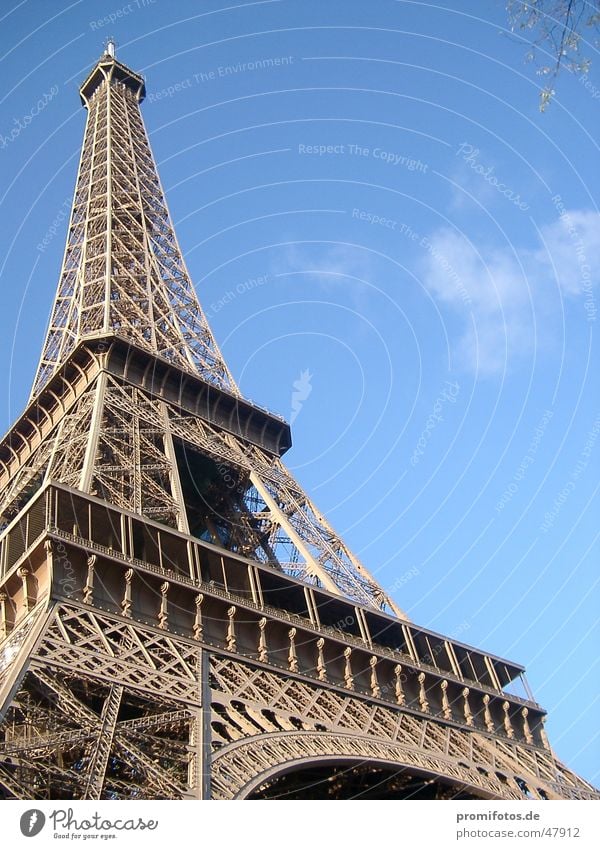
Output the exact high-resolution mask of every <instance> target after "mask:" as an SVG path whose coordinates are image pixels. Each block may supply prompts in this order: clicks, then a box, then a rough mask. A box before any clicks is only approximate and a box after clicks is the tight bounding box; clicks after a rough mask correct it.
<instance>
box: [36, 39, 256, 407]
mask: <svg viewBox="0 0 600 849" xmlns="http://www.w3.org/2000/svg"><path fill="white" fill-rule="evenodd" d="M80 95H81V99H82V102H83V104H84V106H85V107H86V109H87V112H88V115H87V122H86V129H85V136H84V142H83V149H82V154H81V160H80V164H79V172H78V176H77V184H76V187H75V194H74V197H73V207H72V213H71V220H70V222H69V231H68V236H67V244H66V248H65V253H64V259H63V266H62V271H61V275H60V282H59V286H58V291H57V294H56V300H55V303H54V307H53V309H52V314H51V319H50V324H49V327H48V331H47V336H46V341H45V343H44V346H43V350H42V355H41V358H40V362H39V366H38V369H37V373H36V376H35V380H34V383H33V389H32V394H31V397H32V398H34V397H35V396H36V395H37V394H38V393H39V392H40V391H41V390H42V389H43V388H44V386H46V384H47V383H48V380H49V379H50V378H51V377H52V375H53V374H56V372H57V371H58V369H60V368H61V366H63V365H64V363H65V362H66V360H67V358H68V356H69V355H70V354H71V353H72V351H74V350H75V348H76V347H77V346H78V345H79V344H80V343H81V342H82V341H84V340H86V339H91V338H94V337H98V336H107V335H111V336H115V337H119V338H121V339H125V340H128V341H130V342H132V343H134V344H136V345H139V346H140V347H143V348H145V349H146V350H148V351H149V352H151V353H152V354H154V355H156V356H159V357H161V358H162V359H165V360H168V361H169V362H172V363H176V364H177V365H178V366H179V367H180V368H182V369H184V370H185V371H187V372H190V373H192V374H196V375H198V376H200V377H202V378H203V379H205V380H207V381H208V382H210V383H212V384H214V385H216V386H219V387H220V388H222V389H226V390H228V391H230V392H232V393H233V394H236V395H239V390H238V389H237V386H236V384H235V381H234V380H233V378H232V376H231V373H230V371H229V369H228V368H227V365H226V364H225V362H224V360H223V357H222V356H221V353H220V351H219V348H218V346H217V343H216V341H215V339H214V337H213V335H212V333H211V331H210V328H209V326H208V324H207V322H206V319H205V317H204V314H203V312H202V309H201V307H200V304H199V302H198V298H197V296H196V293H195V290H194V287H193V285H192V282H191V279H190V276H189V273H188V271H187V268H186V265H185V262H184V260H183V256H182V253H181V251H180V249H179V245H178V244H177V238H176V236H175V232H174V229H173V226H172V223H171V219H170V215H169V211H168V209H167V204H166V201H165V197H164V192H163V190H162V186H161V184H160V180H159V177H158V173H157V170H156V164H155V162H154V159H153V156H152V152H151V150H150V146H149V143H148V137H147V133H146V129H145V127H144V123H143V119H142V116H141V113H140V110H139V104H140V103H141V101H142V100H143V98H144V96H145V85H144V80H143V78H142V77H141V76H140V75H139V74H137V73H135V72H134V71H132V70H131V69H130V68H128V67H127V66H126V65H124V64H123V63H121V62H119V61H118V60H117V59H116V58H115V42H114V40H113V39H109V40H108V42H107V48H106V52H105V54H104V55H103V56H102V57H101V58H100V60H99V61H98V63H97V64H96V66H95V67H94V68H93V70H92V72H91V73H90V74H89V76H88V77H87V78H86V80H85V81H84V82H83V84H82V86H81V88H80Z"/></svg>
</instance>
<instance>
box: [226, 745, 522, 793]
mask: <svg viewBox="0 0 600 849" xmlns="http://www.w3.org/2000/svg"><path fill="white" fill-rule="evenodd" d="M327 762H331V763H332V764H333V763H336V762H337V763H353V764H359V763H365V762H368V763H373V764H377V765H379V766H384V767H391V768H393V769H396V770H402V769H406V770H409V771H410V772H411V773H416V774H419V775H423V776H427V777H429V778H435V779H438V780H440V781H447V782H448V783H450V784H455V785H459V786H460V787H461V789H462V790H464V791H466V792H469V793H472V794H473V795H475V796H479V797H480V798H482V799H522V798H523V794H522V792H521V791H520V790H519V788H518V786H517V785H516V784H515V783H514V781H512V780H511V779H510V778H509V777H505V781H501V780H500V778H499V777H498V776H497V775H496V773H494V772H492V771H491V770H489V769H485V770H484V769H482V768H476V767H475V766H473V765H469V764H467V763H463V762H459V761H456V760H455V759H453V758H452V757H450V756H449V757H444V756H442V755H439V754H438V753H434V752H432V753H429V752H426V751H423V750H418V749H414V748H411V747H409V746H404V745H402V744H401V743H397V742H396V743H390V742H388V741H385V740H378V739H371V738H368V737H364V736H359V735H353V734H332V733H329V732H313V731H305V732H303V731H298V732H292V731H282V732H279V733H273V734H264V735H260V736H258V735H257V736H256V737H250V738H245V739H244V740H238V741H236V742H235V743H232V744H230V745H228V746H226V747H224V748H223V749H220V750H219V752H218V753H217V754H216V755H215V757H214V759H213V767H212V798H213V799H246V798H248V797H249V796H250V795H251V794H252V793H253V792H254V791H255V790H256V789H257V788H258V787H260V785H261V784H263V783H264V782H266V781H268V780H269V779H272V778H274V777H276V776H278V775H283V774H285V773H287V772H291V771H292V770H295V769H302V768H303V767H306V766H308V765H310V766H317V765H320V764H324V763H327Z"/></svg>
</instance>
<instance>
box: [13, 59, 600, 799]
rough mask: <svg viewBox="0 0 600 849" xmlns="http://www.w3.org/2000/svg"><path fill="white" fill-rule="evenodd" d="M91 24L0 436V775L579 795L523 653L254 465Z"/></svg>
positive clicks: (127, 74) (66, 791) (274, 471)
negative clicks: (42, 274) (496, 646)
mask: <svg viewBox="0 0 600 849" xmlns="http://www.w3.org/2000/svg"><path fill="white" fill-rule="evenodd" d="M143 97H144V81H143V79H142V78H141V77H140V76H139V75H138V74H136V73H134V72H133V71H131V70H130V69H129V68H127V67H126V66H125V65H123V64H122V63H121V62H119V61H117V59H116V58H115V56H114V50H113V48H112V46H111V45H109V47H108V49H107V52H106V53H105V54H104V55H103V56H102V57H101V59H100V60H99V62H98V64H97V65H96V66H95V68H94V69H93V71H92V72H91V74H90V75H89V76H88V78H87V79H86V80H85V82H84V83H83V85H82V87H81V98H82V101H83V103H84V105H85V107H86V109H87V112H88V116H87V125H86V131H85V138H84V142H83V149H82V154H81V161H80V164H79V173H78V178H77V185H76V189H75V196H74V200H73V208H72V214H71V219H70V223H69V231H68V237H67V245H66V249H65V254H64V260H63V267H62V272H61V276H60V282H59V286H58V292H57V295H56V300H55V303H54V307H53V310H52V315H51V319H50V324H49V328H48V333H47V338H46V341H45V344H44V347H43V352H42V356H41V360H40V364H39V367H38V371H37V374H36V378H35V382H34V387H33V392H32V395H31V399H30V402H29V405H28V407H27V409H26V410H25V412H24V413H23V415H22V416H21V418H20V419H19V420H18V421H17V422H16V423H15V425H14V426H13V427H12V429H11V430H10V432H9V433H8V434H7V435H6V436H5V437H4V439H3V440H2V443H1V444H0V502H1V508H0V509H1V511H2V521H3V525H2V527H3V530H2V534H1V537H0V723H1V724H0V795H3V796H4V797H6V798H19V799H48V798H50V799H76V798H87V799H100V798H110V799H142V798H143V799H151V798H157V799H184V798H213V799H226V798H238V799H239V798H274V797H276V798H279V797H285V798H349V797H353V796H360V797H371V798H373V797H374V798H439V799H444V798H456V797H459V798H499V799H522V798H570V799H573V798H591V797H594V796H595V791H594V788H592V787H591V786H590V785H589V784H587V783H586V782H585V781H583V780H582V779H580V778H579V777H578V776H576V775H574V774H573V773H572V772H571V771H569V770H568V769H567V768H566V767H565V766H563V765H562V764H560V763H559V762H558V761H557V759H556V758H555V756H554V755H553V753H552V751H551V749H550V747H549V744H548V742H547V739H546V737H545V734H544V729H543V723H544V716H545V714H544V711H543V710H542V708H541V707H540V706H539V705H538V704H537V703H536V702H535V701H533V699H532V698H531V697H529V698H526V699H524V698H521V697H518V696H516V695H514V694H512V692H511V689H512V688H511V685H512V683H513V682H514V681H515V680H517V679H519V678H520V677H521V676H522V673H523V668H522V667H520V666H518V665H516V664H514V663H510V662H508V661H506V660H503V659H501V658H498V657H494V656H492V655H490V654H487V653H485V652H482V651H479V650H477V649H474V648H472V647H469V646H466V645H464V644H462V643H459V642H457V641H455V640H451V639H447V638H445V637H443V636H441V635H439V634H436V633H433V632H431V631H428V630H426V629H423V628H420V627H417V626H416V625H414V624H412V623H411V622H409V621H408V619H407V618H406V616H405V615H404V614H403V613H402V611H401V610H399V609H398V608H397V607H396V605H395V604H394V602H393V600H392V599H391V598H389V597H388V596H387V595H386V594H385V592H384V591H383V590H382V589H381V588H380V587H379V586H378V585H377V583H376V581H375V580H374V579H373V578H372V576H371V575H370V574H369V573H368V572H367V570H366V569H365V568H364V566H363V565H362V564H361V563H360V562H359V560H358V559H357V558H356V557H355V556H354V555H353V554H352V553H351V552H350V551H349V550H348V548H347V547H346V545H345V544H344V543H343V541H342V540H341V539H340V538H339V536H338V535H337V534H336V533H335V531H334V530H333V529H332V528H331V526H330V525H329V524H328V522H327V521H326V519H325V518H324V517H323V516H322V515H321V514H320V513H319V512H318V510H317V509H316V507H315V506H314V505H313V503H312V502H311V500H310V498H309V497H308V496H307V495H306V494H305V493H304V492H303V491H302V488H301V487H300V486H299V484H298V483H297V482H296V481H295V480H294V478H293V477H292V475H291V474H290V473H289V471H287V469H286V468H285V466H284V465H283V464H282V462H281V459H280V458H281V456H282V454H283V453H284V452H285V451H286V450H287V448H289V446H290V430H289V426H288V425H287V424H286V422H285V421H283V420H282V419H280V418H278V417H277V416H275V415H273V414H271V413H269V412H268V411H266V410H263V409H261V408H259V407H257V406H256V405H255V404H253V403H250V402H249V401H247V400H245V399H244V398H243V397H242V396H241V394H240V392H239V390H238V388H237V386H236V385H235V382H234V380H233V378H232V376H231V374H230V372H229V370H228V368H227V366H226V364H225V362H224V361H223V358H222V356H221V353H220V351H219V349H218V346H217V344H216V342H215V340H214V338H213V336H212V333H211V331H210V328H209V327H208V324H207V322H206V319H205V317H204V315H203V313H202V310H201V307H200V305H199V303H198V300H197V298H196V294H195V291H194V288H193V286H192V283H191V281H190V278H189V275H188V272H187V270H186V267H185V264H184V261H183V257H182V254H181V251H180V249H179V246H178V244H177V241H176V238H175V233H174V231H173V227H172V224H171V221H170V218H169V213H168V210H167V207H166V203H165V199H164V195H163V191H162V189H161V185H160V182H159V178H158V174H157V170H156V166H155V163H154V160H153V158H152V153H151V151H150V147H149V144H148V139H147V135H146V131H145V129H144V125H143V122H142V117H141V114H140V108H139V104H140V102H141V100H142V99H143Z"/></svg>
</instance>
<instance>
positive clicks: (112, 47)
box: [106, 36, 117, 59]
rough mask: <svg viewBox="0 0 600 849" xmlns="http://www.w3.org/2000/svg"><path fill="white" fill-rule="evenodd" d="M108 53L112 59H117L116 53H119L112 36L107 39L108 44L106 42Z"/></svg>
mask: <svg viewBox="0 0 600 849" xmlns="http://www.w3.org/2000/svg"><path fill="white" fill-rule="evenodd" d="M106 52H107V53H108V55H109V56H110V57H111V58H112V59H114V58H115V56H116V52H117V45H116V42H115V40H114V38H113V37H112V36H111V37H110V38H109V39H107V42H106Z"/></svg>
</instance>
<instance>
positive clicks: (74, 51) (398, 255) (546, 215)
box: [0, 0, 600, 782]
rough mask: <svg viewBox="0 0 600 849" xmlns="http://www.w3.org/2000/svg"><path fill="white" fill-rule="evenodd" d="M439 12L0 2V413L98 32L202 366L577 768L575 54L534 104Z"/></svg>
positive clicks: (584, 131) (589, 754)
mask: <svg viewBox="0 0 600 849" xmlns="http://www.w3.org/2000/svg"><path fill="white" fill-rule="evenodd" d="M448 5H450V4H446V5H444V4H443V3H438V4H435V5H434V4H427V3H417V2H403V1H402V0H400V1H399V2H393V0H378V2H371V3H363V2H348V0H346V2H342V0H339V2H337V0H333V1H332V2H327V3H323V2H312V0H308V2H306V1H305V0H303V2H294V1H293V0H273V2H262V3H242V4H236V3H228V4H226V3H224V2H222V0H220V2H212V0H209V2H205V3H202V4H200V7H201V9H202V12H198V8H199V4H197V3H195V2H192V0H179V2H177V3H176V4H174V3H168V2H166V0H154V2H150V0H145V2H143V0H132V2H130V3H121V2H120V0H109V2H75V3H68V2H63V0H51V2H41V0H37V2H32V0H25V1H24V2H21V3H15V4H14V7H12V6H11V4H9V3H6V4H4V5H3V12H2V14H3V15H4V18H3V19H2V21H1V23H2V29H1V30H0V32H1V35H0V38H1V40H2V47H1V51H0V52H1V59H0V62H1V65H0V69H1V73H2V79H3V91H2V96H1V97H0V163H1V165H2V171H1V173H2V184H1V188H0V204H1V209H2V220H3V226H2V229H1V231H0V257H1V259H0V269H1V271H0V274H1V281H0V308H1V314H2V334H1V336H0V354H1V358H2V362H3V363H4V364H5V365H4V367H3V368H2V370H1V371H0V410H1V413H0V417H1V420H2V425H3V429H4V430H6V429H8V427H9V426H10V423H11V422H12V420H13V419H14V418H15V417H16V416H17V415H18V414H19V412H20V411H21V410H22V408H23V406H24V404H25V402H26V400H27V397H28V394H29V391H30V386H31V381H32V379H33V375H34V371H35V368H36V365H37V360H38V357H39V352H40V348H41V344H42V339H43V335H44V330H45V326H46V322H47V317H48V313H49V311H50V307H51V303H52V299H53V297H54V291H55V287H56V283H57V279H58V273H59V269H60V263H61V259H62V251H63V246H64V237H65V233H66V219H65V214H66V211H67V210H68V208H69V205H70V199H71V195H72V191H73V186H74V181H75V176H76V170H77V162H78V156H79V151H80V145H81V139H82V134H83V128H84V121H85V112H84V110H83V108H82V107H81V106H80V103H79V98H78V85H79V83H80V82H81V81H82V80H83V78H84V77H85V76H86V75H87V73H88V71H89V69H90V68H91V66H92V65H93V63H94V62H95V61H96V59H97V58H98V56H99V54H100V52H101V50H102V48H103V45H104V42H105V39H106V38H107V37H108V36H114V37H115V38H116V40H117V43H118V57H119V58H120V59H121V60H122V61H124V62H125V63H127V64H129V65H130V66H131V67H132V68H133V69H134V70H137V71H140V72H142V73H143V74H144V75H145V76H146V81H147V89H148V97H147V99H146V102H145V103H144V105H143V115H144V119H145V121H146V125H147V128H148V131H149V134H150V139H151V144H152V147H153V150H154V154H155V157H156V159H157V162H158V165H159V169H160V174H161V178H162V182H163V185H164V188H165V191H166V193H167V199H168V202H169V206H170V209H171V212H172V215H173V219H174V221H175V224H176V227H177V233H178V237H179V241H180V244H181V246H182V249H183V251H184V254H185V257H186V261H187V263H188V267H189V270H190V273H191V275H192V278H193V280H194V281H195V283H196V285H197V289H198V293H199V296H200V299H201V301H202V303H203V305H204V307H205V310H206V313H207V315H208V317H209V320H210V322H211V325H212V327H213V330H214V332H215V334H216V336H217V339H218V341H219V343H220V344H221V346H222V349H223V351H224V354H225V356H226V358H227V360H228V363H229V365H230V367H231V370H232V372H233V373H234V375H235V377H236V379H237V380H238V381H239V383H240V386H241V388H242V390H243V391H244V393H245V394H246V395H247V396H248V397H250V398H252V399H253V400H255V401H257V402H259V403H261V404H262V405H264V406H267V407H269V408H271V409H273V410H275V411H277V412H279V413H282V414H283V415H285V416H286V417H288V418H292V417H293V419H294V421H293V436H294V447H293V448H292V450H291V451H290V452H289V455H288V458H287V462H288V465H289V466H290V467H291V468H292V470H294V472H295V474H296V475H297V476H298V478H299V479H300V481H301V482H302V483H303V485H304V486H305V488H306V489H307V490H308V492H309V493H310V494H311V495H312V496H313V497H314V499H315V501H316V502H317V504H318V505H319V507H320V508H321V509H322V510H323V511H324V512H325V513H326V514H327V515H328V516H329V518H330V519H331V521H332V523H333V524H334V525H335V526H336V528H337V529H338V530H339V531H340V532H342V533H343V535H344V536H345V538H346V539H347V541H348V543H349V544H350V545H351V547H353V549H354V550H355V551H356V552H357V553H358V554H359V556H360V557H361V558H362V559H363V561H364V562H365V564H366V565H367V566H368V567H369V568H370V570H371V571H372V572H373V573H374V574H375V575H376V577H377V579H378V581H379V582H380V583H381V584H382V585H383V586H385V587H387V588H395V589H394V594H395V597H396V600H397V602H398V604H399V605H400V606H401V607H403V608H404V609H405V610H407V611H408V613H409V615H410V616H411V618H413V619H414V620H415V621H416V622H418V623H420V624H423V625H427V626H429V627H431V628H433V629H436V630H439V631H442V632H445V633H448V634H450V635H455V636H457V637H460V639H461V640H463V641H465V642H469V643H473V644H475V645H478V646H481V647H484V648H486V649H487V650H489V651H491V652H495V653H497V654H499V655H503V656H507V657H509V658H510V659H513V660H516V661H518V662H521V663H523V664H524V665H525V666H526V667H527V671H528V678H529V682H530V684H531V687H532V689H533V691H534V694H535V696H536V698H537V700H538V701H539V702H540V703H541V704H542V705H543V706H544V707H545V708H547V709H548V710H549V712H550V720H549V724H548V730H549V734H550V738H551V741H552V743H553V745H554V747H555V749H556V751H557V753H558V754H559V756H560V757H561V758H562V759H563V760H564V761H565V762H566V763H568V764H569V765H570V766H571V767H572V768H574V769H575V770H577V771H579V772H580V773H581V774H583V775H584V776H585V777H587V778H588V779H590V780H592V781H594V780H595V781H596V782H597V781H598V773H597V770H598V760H599V758H598V755H599V745H598V736H597V734H598V730H597V715H598V708H597V680H598V671H597V669H596V667H595V664H596V661H597V646H598V632H597V619H598V615H597V614H598V592H597V580H598V578H597V576H598V565H597V564H598V555H599V546H598V531H597V526H598V521H597V518H598V497H597V486H598V484H597V481H598V459H599V456H600V445H599V443H600V401H599V400H598V399H599V398H600V393H599V385H598V326H597V324H598V306H599V299H600V295H599V293H598V289H597V283H598V270H597V269H598V266H599V263H598V260H599V258H600V227H599V224H600V219H599V214H598V196H599V193H598V181H599V179H600V176H599V171H598V168H597V162H598V145H597V141H596V139H597V138H598V130H599V122H598V115H599V109H600V73H599V70H598V69H599V68H600V63H598V62H596V63H595V65H593V66H592V70H591V71H590V73H589V74H588V75H584V76H579V77H577V76H575V75H573V74H569V73H563V74H562V77H561V78H559V80H558V84H557V86H556V88H557V94H556V97H555V99H554V101H553V102H552V104H551V106H550V108H549V109H548V110H547V111H546V112H545V113H544V114H540V112H539V109H538V102H539V87H540V84H541V82H542V81H541V79H540V77H538V76H536V74H535V70H534V68H533V67H532V66H531V65H527V64H526V63H525V61H524V54H525V52H526V48H525V46H524V45H523V43H522V42H520V41H519V39H518V38H517V37H516V36H514V35H511V34H510V33H508V32H507V31H506V20H505V13H504V10H503V4H502V3H496V2H484V3H481V2H479V3H475V2H471V3H469V2H465V3H461V4H458V5H460V11H457V10H456V9H450V8H447V6H448ZM453 5H455V6H456V5H457V4H453ZM592 52H593V51H592Z"/></svg>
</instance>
